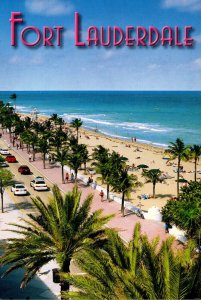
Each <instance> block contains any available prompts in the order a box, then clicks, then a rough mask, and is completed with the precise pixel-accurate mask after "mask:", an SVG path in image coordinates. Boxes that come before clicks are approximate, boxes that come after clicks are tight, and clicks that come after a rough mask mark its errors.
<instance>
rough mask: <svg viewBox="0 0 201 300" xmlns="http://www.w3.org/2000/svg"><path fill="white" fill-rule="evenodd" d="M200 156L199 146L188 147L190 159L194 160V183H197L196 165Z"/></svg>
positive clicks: (200, 149)
mask: <svg viewBox="0 0 201 300" xmlns="http://www.w3.org/2000/svg"><path fill="white" fill-rule="evenodd" d="M200 156H201V146H200V145H193V146H192V147H190V157H191V158H193V159H194V164H195V181H197V163H198V161H199V159H200Z"/></svg>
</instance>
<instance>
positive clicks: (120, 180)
mask: <svg viewBox="0 0 201 300" xmlns="http://www.w3.org/2000/svg"><path fill="white" fill-rule="evenodd" d="M111 184H112V186H113V191H115V192H118V193H122V198H121V200H122V201H121V212H122V216H124V202H125V196H126V195H127V197H128V196H129V194H130V193H131V192H132V191H133V189H134V188H137V187H139V186H142V184H141V182H139V181H138V178H137V176H135V175H133V174H131V175H129V174H128V171H127V169H126V168H122V169H121V170H120V171H119V172H117V173H116V174H114V175H113V177H112V179H111Z"/></svg>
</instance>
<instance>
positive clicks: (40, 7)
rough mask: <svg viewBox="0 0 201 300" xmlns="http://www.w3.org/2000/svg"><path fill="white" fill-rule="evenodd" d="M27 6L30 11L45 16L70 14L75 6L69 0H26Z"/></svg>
mask: <svg viewBox="0 0 201 300" xmlns="http://www.w3.org/2000/svg"><path fill="white" fill-rule="evenodd" d="M25 6H26V8H27V10H28V11H29V12H30V13H32V14H37V15H45V16H56V15H64V14H69V13H71V12H72V11H73V8H74V6H73V4H72V3H71V2H70V1H69V0H26V1H25Z"/></svg>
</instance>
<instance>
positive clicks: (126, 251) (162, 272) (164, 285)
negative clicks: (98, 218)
mask: <svg viewBox="0 0 201 300" xmlns="http://www.w3.org/2000/svg"><path fill="white" fill-rule="evenodd" d="M193 245H194V244H193V243H192V242H189V243H188V245H187V246H186V247H185V249H182V250H177V251H175V249H174V250H173V238H168V239H167V240H166V241H163V242H162V243H161V245H160V246H159V238H155V239H154V240H152V241H151V242H149V239H148V237H147V236H146V235H142V234H141V231H140V224H139V223H138V224H136V226H135V228H134V233H133V238H132V240H131V241H130V242H129V243H128V244H125V243H124V242H123V240H122V239H121V238H120V237H119V235H118V233H115V232H112V231H109V232H108V242H107V243H106V244H105V245H104V246H103V249H96V250H94V249H90V250H87V251H82V252H80V253H79V254H78V255H76V256H75V261H76V263H77V264H78V266H79V267H80V269H81V270H82V271H83V272H84V276H83V275H70V274H64V275H63V277H64V278H65V279H66V280H68V281H70V283H71V284H72V285H73V286H74V287H75V288H78V290H77V291H76V292H68V293H64V296H66V297H67V298H68V297H69V298H70V299H79V300H81V299H97V300H102V299H112V300H118V299H125V300H126V299H141V300H142V299H153V300H156V299H167V300H172V299H174V300H176V299H185V298H189V296H190V295H191V294H192V291H193V289H194V288H195V286H196V279H197V278H198V277H197V275H199V269H200V268H199V263H200V260H199V259H197V258H196V257H195V255H194V251H193ZM92 266H93V267H92ZM196 277H197V278H196Z"/></svg>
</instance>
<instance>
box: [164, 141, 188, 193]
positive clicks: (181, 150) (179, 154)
mask: <svg viewBox="0 0 201 300" xmlns="http://www.w3.org/2000/svg"><path fill="white" fill-rule="evenodd" d="M187 149H188V148H187V147H186V146H185V144H184V142H183V140H181V139H179V138H178V139H176V141H175V143H170V145H169V146H168V150H167V152H168V153H170V154H171V159H176V158H177V197H179V177H180V166H181V161H182V160H187V159H188V153H187Z"/></svg>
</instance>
